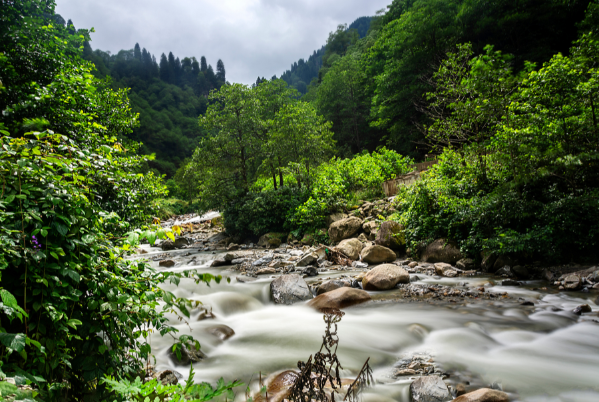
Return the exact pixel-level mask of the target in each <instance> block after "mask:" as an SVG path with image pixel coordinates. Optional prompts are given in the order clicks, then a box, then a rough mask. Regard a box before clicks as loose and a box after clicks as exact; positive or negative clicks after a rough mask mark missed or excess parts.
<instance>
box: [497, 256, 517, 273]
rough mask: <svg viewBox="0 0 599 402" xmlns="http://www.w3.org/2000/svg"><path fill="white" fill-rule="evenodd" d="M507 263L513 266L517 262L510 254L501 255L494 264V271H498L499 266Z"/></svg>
mask: <svg viewBox="0 0 599 402" xmlns="http://www.w3.org/2000/svg"><path fill="white" fill-rule="evenodd" d="M506 265H508V266H510V267H513V266H514V265H516V262H515V261H514V260H513V259H512V258H511V257H510V256H509V255H500V256H499V257H497V259H496V260H495V264H493V271H497V270H498V269H499V268H502V267H505V266H506Z"/></svg>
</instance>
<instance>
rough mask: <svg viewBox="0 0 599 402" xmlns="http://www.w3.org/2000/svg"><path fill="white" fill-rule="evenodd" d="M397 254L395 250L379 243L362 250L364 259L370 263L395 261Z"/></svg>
mask: <svg viewBox="0 0 599 402" xmlns="http://www.w3.org/2000/svg"><path fill="white" fill-rule="evenodd" d="M395 258H397V256H396V255H395V252H394V251H393V250H391V249H389V248H387V247H383V246H380V245H378V244H376V245H374V246H366V247H364V249H363V250H362V261H363V262H367V263H368V264H381V263H384V262H393V261H395Z"/></svg>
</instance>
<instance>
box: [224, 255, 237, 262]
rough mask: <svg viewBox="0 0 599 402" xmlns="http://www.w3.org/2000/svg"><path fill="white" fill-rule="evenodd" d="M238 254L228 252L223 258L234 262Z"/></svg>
mask: <svg viewBox="0 0 599 402" xmlns="http://www.w3.org/2000/svg"><path fill="white" fill-rule="evenodd" d="M235 257H236V255H235V254H233V253H227V254H225V255H224V257H223V259H224V260H225V261H227V262H232V261H233V260H234V259H235Z"/></svg>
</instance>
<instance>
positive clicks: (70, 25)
mask: <svg viewBox="0 0 599 402" xmlns="http://www.w3.org/2000/svg"><path fill="white" fill-rule="evenodd" d="M67 31H68V32H69V33H70V34H71V35H75V32H77V31H76V29H75V25H73V21H71V19H70V18H69V20H68V21H67Z"/></svg>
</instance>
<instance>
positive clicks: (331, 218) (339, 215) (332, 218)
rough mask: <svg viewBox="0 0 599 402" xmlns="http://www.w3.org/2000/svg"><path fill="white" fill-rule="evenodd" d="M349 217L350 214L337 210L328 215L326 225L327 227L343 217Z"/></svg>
mask: <svg viewBox="0 0 599 402" xmlns="http://www.w3.org/2000/svg"><path fill="white" fill-rule="evenodd" d="M348 217H349V215H348V214H344V213H342V212H336V213H334V214H331V215H329V216H328V217H327V220H326V225H327V227H329V226H331V224H333V223H335V222H337V221H340V220H341V219H346V218H348Z"/></svg>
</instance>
